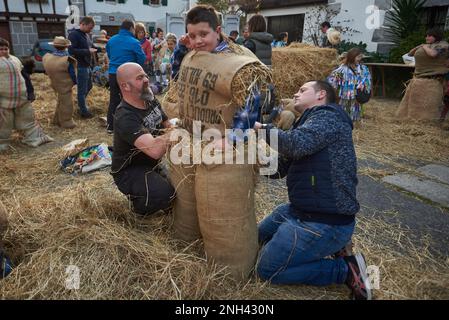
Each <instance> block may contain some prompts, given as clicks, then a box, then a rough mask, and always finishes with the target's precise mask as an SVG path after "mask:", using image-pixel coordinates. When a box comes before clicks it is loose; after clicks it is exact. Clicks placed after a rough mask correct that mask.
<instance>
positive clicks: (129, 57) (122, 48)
mask: <svg viewBox="0 0 449 320" xmlns="http://www.w3.org/2000/svg"><path fill="white" fill-rule="evenodd" d="M134 35H135V25H134V22H133V21H131V20H124V21H123V22H122V24H121V26H120V31H119V33H118V34H116V35H115V36H113V37H112V38H111V39H110V40H109V41H108V44H107V45H106V51H107V53H108V57H109V70H108V71H109V91H110V98H109V108H108V116H107V122H108V123H107V132H108V133H109V134H112V133H113V131H114V114H115V110H116V109H117V106H118V105H119V104H120V101H121V100H122V97H121V96H120V87H119V85H118V83H117V69H118V68H119V67H120V66H121V65H122V64H124V63H127V62H135V63H137V64H140V65H141V66H143V65H144V64H145V61H146V60H147V56H146V55H145V53H144V52H143V50H142V47H141V43H140V42H139V40H137V39H136V37H135V36H134Z"/></svg>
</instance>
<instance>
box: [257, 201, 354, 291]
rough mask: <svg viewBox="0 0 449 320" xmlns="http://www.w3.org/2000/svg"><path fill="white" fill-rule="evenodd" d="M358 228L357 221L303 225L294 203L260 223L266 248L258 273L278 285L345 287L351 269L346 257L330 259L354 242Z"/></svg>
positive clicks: (284, 206)
mask: <svg viewBox="0 0 449 320" xmlns="http://www.w3.org/2000/svg"><path fill="white" fill-rule="evenodd" d="M354 227H355V222H353V223H351V224H349V225H344V226H337V225H327V224H321V223H314V222H303V221H300V220H299V218H298V217H297V216H296V215H295V214H294V213H293V212H292V208H291V206H290V204H284V205H281V206H279V207H278V208H276V209H275V210H274V212H273V213H272V214H271V215H269V216H268V217H267V218H265V219H264V220H263V221H262V222H261V223H260V224H259V242H260V243H261V244H262V245H263V247H262V249H261V252H260V256H259V261H258V264H257V272H258V274H259V276H260V277H261V278H262V279H264V280H267V281H270V282H271V283H274V284H306V285H313V286H327V285H330V284H334V283H336V284H342V283H344V282H345V280H346V278H347V274H348V266H347V264H346V262H345V261H344V260H343V258H336V259H332V258H330V257H329V256H331V255H332V254H334V253H335V252H337V251H339V250H340V249H341V248H343V247H344V246H345V245H346V244H347V243H348V242H349V241H350V240H351V237H352V234H353V232H354Z"/></svg>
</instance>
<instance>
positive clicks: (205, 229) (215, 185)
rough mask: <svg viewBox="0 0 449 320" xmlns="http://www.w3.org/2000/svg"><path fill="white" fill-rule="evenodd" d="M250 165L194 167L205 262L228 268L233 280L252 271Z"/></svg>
mask: <svg viewBox="0 0 449 320" xmlns="http://www.w3.org/2000/svg"><path fill="white" fill-rule="evenodd" d="M254 181H255V180H254V170H253V167H252V166H251V165H214V166H205V165H201V166H198V167H197V170H196V179H195V194H196V199H197V212H198V220H199V225H200V229H201V234H202V236H203V240H204V247H205V251H206V256H207V259H208V261H214V262H215V263H217V264H219V265H223V266H227V267H228V268H229V271H230V273H231V275H232V276H233V277H234V278H235V279H236V280H245V279H246V278H247V277H248V276H249V274H250V273H251V271H252V270H253V268H254V265H255V261H256V257H257V251H258V238H257V237H258V234H257V224H256V216H255V212H254V210H255V209H254V189H255V183H254Z"/></svg>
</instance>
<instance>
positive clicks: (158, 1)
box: [143, 0, 168, 6]
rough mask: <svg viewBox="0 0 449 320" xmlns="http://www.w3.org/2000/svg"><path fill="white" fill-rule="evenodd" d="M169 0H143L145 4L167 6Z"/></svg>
mask: <svg viewBox="0 0 449 320" xmlns="http://www.w3.org/2000/svg"><path fill="white" fill-rule="evenodd" d="M167 2H168V0H143V4H144V5H153V6H160V5H162V6H167Z"/></svg>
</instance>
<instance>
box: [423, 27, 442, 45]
mask: <svg viewBox="0 0 449 320" xmlns="http://www.w3.org/2000/svg"><path fill="white" fill-rule="evenodd" d="M426 36H432V37H434V38H435V41H436V42H438V41H441V40H443V37H444V33H443V31H442V30H441V29H439V28H431V29H429V30H427V33H426Z"/></svg>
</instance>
